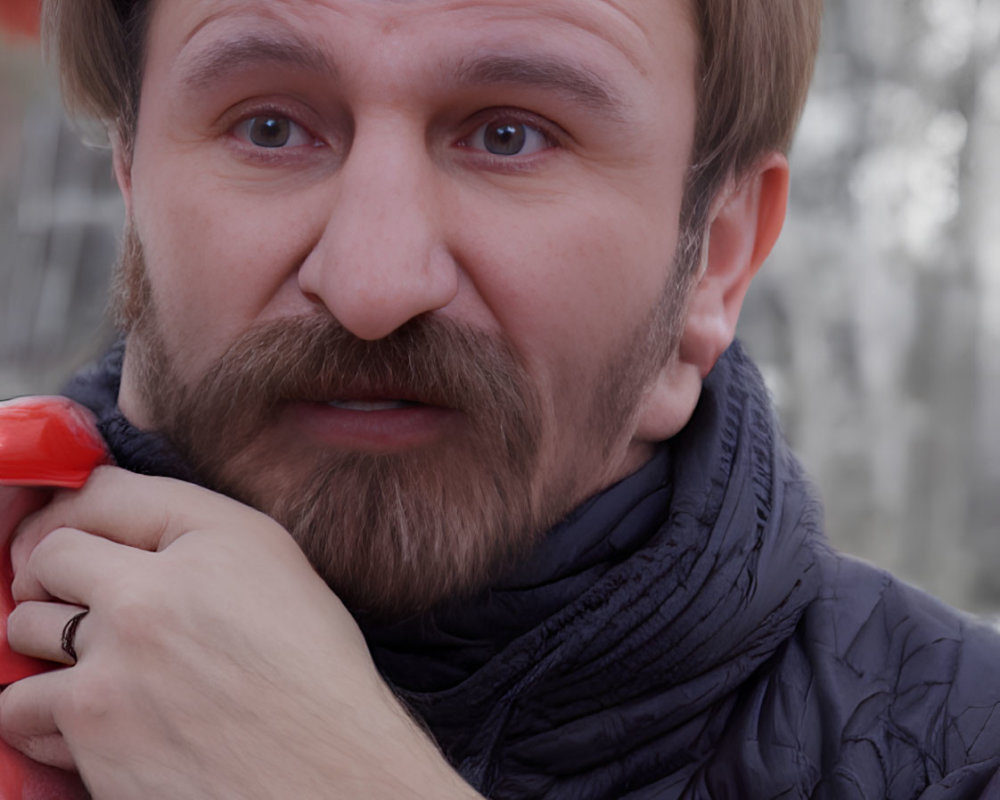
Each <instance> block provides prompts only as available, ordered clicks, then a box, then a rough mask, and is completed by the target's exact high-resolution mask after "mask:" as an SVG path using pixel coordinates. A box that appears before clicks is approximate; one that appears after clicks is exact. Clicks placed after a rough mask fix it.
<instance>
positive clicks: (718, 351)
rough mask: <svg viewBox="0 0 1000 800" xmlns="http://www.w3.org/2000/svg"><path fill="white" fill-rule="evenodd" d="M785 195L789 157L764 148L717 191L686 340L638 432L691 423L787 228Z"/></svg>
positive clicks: (658, 435)
mask: <svg viewBox="0 0 1000 800" xmlns="http://www.w3.org/2000/svg"><path fill="white" fill-rule="evenodd" d="M787 201H788V161H787V159H786V158H785V156H784V155H782V154H781V153H771V154H769V155H767V156H765V157H764V158H762V159H761V160H760V161H759V162H757V164H756V165H755V166H754V168H752V169H751V170H749V171H748V172H747V173H746V174H745V175H744V176H743V177H742V178H739V179H731V180H730V181H728V182H727V183H726V185H725V186H724V187H723V188H722V190H721V191H720V192H719V194H718V195H717V197H716V201H715V203H714V204H713V206H712V210H711V213H710V215H709V220H708V223H707V225H706V231H705V241H704V245H703V247H702V257H701V258H702V260H701V264H700V267H699V273H698V278H697V279H696V282H695V285H694V286H693V287H692V289H691V293H690V297H689V298H688V307H687V311H686V316H685V322H684V328H683V332H682V334H681V339H680V345H679V348H678V351H677V353H676V354H675V355H674V356H673V357H672V358H671V360H670V362H669V363H668V364H666V365H665V366H664V368H663V369H662V370H661V372H660V375H659V376H658V377H657V379H656V381H655V382H654V384H653V385H652V386H651V387H650V389H649V392H648V393H647V395H646V397H645V399H644V402H643V407H642V412H641V415H640V418H639V426H638V429H637V432H636V438H637V439H639V440H641V441H647V442H649V441H662V440H663V439H667V438H669V437H670V436H673V435H674V434H675V433H677V432H678V431H679V430H680V429H681V428H682V427H683V426H684V425H685V424H687V421H688V419H690V416H691V414H692V413H693V412H694V407H695V405H697V402H698V397H699V396H700V395H701V384H702V381H703V380H704V378H705V376H706V375H708V373H709V372H710V371H711V370H712V367H713V366H715V362H716V361H717V360H718V358H719V356H721V355H722V353H723V352H725V350H726V348H727V347H729V345H730V344H732V341H733V339H734V338H735V336H736V322H737V320H738V318H739V314H740V309H741V308H742V306H743V299H744V297H745V296H746V292H747V289H748V288H749V286H750V281H751V279H752V278H753V276H754V275H755V274H756V273H757V270H758V269H759V268H760V265H761V264H762V263H763V262H764V259H766V258H767V256H768V255H769V254H770V252H771V248H772V247H773V246H774V243H775V242H776V241H777V239H778V235H779V234H780V233H781V228H782V226H783V224H784V220H785V210H786V206H787Z"/></svg>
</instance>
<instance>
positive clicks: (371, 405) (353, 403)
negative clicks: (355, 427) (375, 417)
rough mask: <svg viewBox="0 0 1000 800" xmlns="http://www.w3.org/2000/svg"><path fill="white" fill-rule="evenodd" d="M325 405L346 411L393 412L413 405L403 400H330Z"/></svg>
mask: <svg viewBox="0 0 1000 800" xmlns="http://www.w3.org/2000/svg"><path fill="white" fill-rule="evenodd" d="M327 405H328V406H332V407H333V408H343V409H346V410H347V411H394V410H395V409H398V408H409V407H410V406H412V405H413V403H407V402H406V401H405V400H373V401H366V400H331V401H330V402H329V403H327Z"/></svg>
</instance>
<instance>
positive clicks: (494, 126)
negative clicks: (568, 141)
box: [466, 117, 552, 157]
mask: <svg viewBox="0 0 1000 800" xmlns="http://www.w3.org/2000/svg"><path fill="white" fill-rule="evenodd" d="M466 146H468V147H471V148H474V149H476V150H485V151H486V152H487V153H490V154H491V155H494V156H503V157H510V156H530V155H533V154H535V153H538V152H540V151H542V150H545V149H547V148H549V147H551V146H552V142H551V141H550V140H549V137H547V136H546V135H545V134H544V133H543V132H542V131H541V130H540V129H539V128H537V127H536V126H534V125H529V124H528V123H526V122H522V121H521V120H518V119H511V118H504V117H497V118H495V119H492V120H490V121H489V122H487V123H486V124H485V125H482V126H480V127H479V128H478V129H476V131H475V133H473V134H472V136H470V137H469V138H468V140H467V145H466Z"/></svg>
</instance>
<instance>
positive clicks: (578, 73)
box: [455, 54, 625, 118]
mask: <svg viewBox="0 0 1000 800" xmlns="http://www.w3.org/2000/svg"><path fill="white" fill-rule="evenodd" d="M455 77H456V79H457V80H458V82H459V83H464V84H469V85H473V86H475V85H487V86H489V85H505V84H509V85H511V86H532V87H537V88H540V89H545V90H550V91H554V92H556V93H558V94H562V95H566V96H567V97H569V98H570V99H571V100H572V101H575V102H577V103H580V104H581V105H583V106H586V107H589V108H591V109H593V110H594V111H598V112H601V113H604V114H607V115H609V116H613V117H616V118H620V117H622V116H623V112H624V110H625V101H624V100H623V99H622V97H621V95H620V93H619V92H616V91H615V89H614V88H613V87H612V86H611V85H610V84H609V83H608V82H607V81H606V80H605V79H604V78H602V77H601V76H600V75H598V74H597V73H595V72H592V71H591V70H589V69H586V68H585V67H581V66H577V65H576V64H572V63H569V62H566V61H563V60H559V59H553V58H550V57H548V56H544V55H530V56H517V55H507V54H487V55H484V56H479V57H476V58H475V59H472V60H467V61H464V62H461V63H460V64H459V65H458V68H457V69H456V71H455Z"/></svg>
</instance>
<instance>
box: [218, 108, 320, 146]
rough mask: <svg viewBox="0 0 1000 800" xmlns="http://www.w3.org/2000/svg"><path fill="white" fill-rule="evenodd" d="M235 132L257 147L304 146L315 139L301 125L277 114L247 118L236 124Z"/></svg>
mask: <svg viewBox="0 0 1000 800" xmlns="http://www.w3.org/2000/svg"><path fill="white" fill-rule="evenodd" d="M234 133H235V135H236V137H237V138H238V139H240V140H241V141H244V142H246V143H248V144H252V145H254V146H255V147H267V148H277V147H302V146H305V145H309V144H313V143H314V141H315V140H314V139H313V137H312V136H310V135H309V133H308V132H306V130H305V129H304V128H303V127H302V126H301V125H299V124H298V123H296V122H292V120H290V119H289V118H288V117H282V116H280V115H277V114H275V115H262V116H259V117H250V118H249V119H245V120H243V121H242V122H240V123H239V124H238V125H237V126H236V129H235V130H234Z"/></svg>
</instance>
